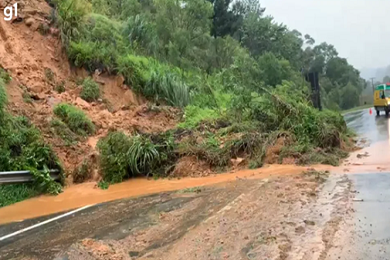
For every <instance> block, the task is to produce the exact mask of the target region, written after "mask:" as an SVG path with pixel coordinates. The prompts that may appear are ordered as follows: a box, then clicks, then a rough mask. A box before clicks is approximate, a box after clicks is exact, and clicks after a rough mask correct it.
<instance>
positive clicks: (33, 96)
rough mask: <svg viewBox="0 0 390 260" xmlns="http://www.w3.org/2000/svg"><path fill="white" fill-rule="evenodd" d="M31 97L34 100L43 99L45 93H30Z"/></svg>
mask: <svg viewBox="0 0 390 260" xmlns="http://www.w3.org/2000/svg"><path fill="white" fill-rule="evenodd" d="M31 98H32V99H34V100H44V99H45V98H46V96H45V94H43V93H36V94H35V93H34V94H32V95H31Z"/></svg>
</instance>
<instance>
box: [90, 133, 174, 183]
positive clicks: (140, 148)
mask: <svg viewBox="0 0 390 260" xmlns="http://www.w3.org/2000/svg"><path fill="white" fill-rule="evenodd" d="M173 146H174V144H173V139H172V138H171V137H170V136H169V135H167V136H141V135H138V136H131V137H129V136H127V135H125V134H124V133H122V132H111V133H109V134H108V135H107V136H106V137H104V138H102V139H101V140H99V142H98V149H99V152H100V166H101V169H102V170H103V173H104V174H103V179H104V181H107V182H109V183H116V182H121V181H122V180H124V179H127V178H130V177H133V176H137V175H144V176H147V177H148V176H150V175H155V174H157V173H158V172H162V174H164V170H165V168H166V166H167V163H168V162H171V161H172V156H173Z"/></svg>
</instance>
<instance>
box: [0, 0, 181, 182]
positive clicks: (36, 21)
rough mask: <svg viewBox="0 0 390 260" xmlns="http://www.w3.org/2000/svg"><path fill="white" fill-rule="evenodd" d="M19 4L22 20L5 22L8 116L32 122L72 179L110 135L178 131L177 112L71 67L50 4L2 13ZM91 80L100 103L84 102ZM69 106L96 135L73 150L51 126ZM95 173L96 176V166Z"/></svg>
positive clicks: (1, 52) (1, 58)
mask: <svg viewBox="0 0 390 260" xmlns="http://www.w3.org/2000/svg"><path fill="white" fill-rule="evenodd" d="M15 2H17V3H18V18H16V19H15V18H14V19H13V20H12V21H10V22H7V21H4V20H3V19H0V36H1V42H0V65H1V67H2V68H3V69H4V70H5V71H6V72H7V73H8V74H9V75H10V76H11V78H12V80H11V81H10V82H9V83H8V84H7V86H6V91H7V95H8V110H9V111H11V112H12V113H13V114H15V115H24V116H26V117H28V118H29V119H30V120H31V122H32V123H33V124H34V125H35V126H36V127H37V128H38V129H39V130H40V131H41V132H42V135H43V137H44V140H45V141H46V142H47V143H48V144H50V145H51V146H52V147H53V149H54V151H55V153H56V154H57V155H58V157H59V159H60V161H61V163H62V165H63V167H64V169H65V171H66V175H67V176H70V175H71V174H72V173H73V172H74V170H75V169H76V168H77V167H79V166H80V165H81V164H82V163H83V162H85V161H87V162H88V163H89V162H92V163H93V161H94V160H93V158H94V157H96V143H97V141H98V140H99V138H100V137H102V136H105V135H106V134H107V132H108V131H112V130H120V131H124V132H126V133H128V134H134V133H155V132H161V131H166V130H168V129H171V128H173V127H174V126H175V125H176V123H177V116H176V113H177V110H176V109H174V108H172V107H164V106H160V107H159V108H158V109H152V106H151V105H150V104H149V103H148V102H147V101H146V99H145V98H143V97H142V96H140V95H137V94H135V93H134V92H133V91H132V90H131V88H129V86H127V85H125V84H124V79H123V77H121V76H113V75H108V74H107V73H99V72H96V73H92V74H91V73H88V72H87V71H85V70H83V69H77V68H75V67H72V66H71V65H70V64H69V62H68V59H67V56H66V54H65V53H64V49H63V48H62V44H61V40H60V37H59V30H58V29H57V28H54V27H50V25H49V24H50V21H49V16H50V13H51V12H52V8H51V7H50V6H49V5H48V4H47V3H46V2H45V1H39V0H32V1H12V2H7V3H5V2H0V9H2V8H4V7H5V6H6V5H5V4H7V5H11V4H13V3H15ZM42 30H45V32H42ZM87 76H92V77H93V79H94V80H95V82H97V83H98V84H99V86H100V91H101V98H99V99H98V100H97V101H96V102H91V103H88V102H86V101H85V100H83V99H81V98H80V92H81V85H80V79H83V78H85V77H87ZM59 86H62V87H64V91H63V92H62V93H59V92H58V91H57V89H58V87H59ZM64 102H65V103H68V104H72V105H74V106H75V107H77V108H79V109H81V110H82V111H84V112H85V113H86V115H87V116H88V117H89V118H90V119H91V120H92V122H93V124H94V125H95V126H96V131H95V133H94V134H93V135H91V136H89V137H83V138H79V139H78V141H77V142H76V143H73V144H69V143H67V142H66V141H65V140H64V139H63V138H62V137H61V136H60V135H58V134H57V133H56V131H55V129H54V128H53V126H52V121H53V118H55V115H54V113H53V109H54V107H55V106H56V105H57V104H60V103H64ZM91 158H92V159H91ZM91 167H92V168H94V170H95V171H96V169H97V165H96V164H95V165H91ZM96 176H97V175H95V177H96ZM97 178H98V177H97ZM70 181H72V179H70Z"/></svg>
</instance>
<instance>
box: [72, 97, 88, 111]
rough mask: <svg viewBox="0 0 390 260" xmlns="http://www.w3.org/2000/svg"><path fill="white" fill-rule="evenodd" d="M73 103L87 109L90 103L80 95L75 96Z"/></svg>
mask: <svg viewBox="0 0 390 260" xmlns="http://www.w3.org/2000/svg"><path fill="white" fill-rule="evenodd" d="M74 104H75V105H76V106H80V107H82V108H86V109H88V108H90V107H91V105H90V104H89V103H88V102H87V101H85V100H84V99H82V98H80V97H77V98H76V100H75V102H74Z"/></svg>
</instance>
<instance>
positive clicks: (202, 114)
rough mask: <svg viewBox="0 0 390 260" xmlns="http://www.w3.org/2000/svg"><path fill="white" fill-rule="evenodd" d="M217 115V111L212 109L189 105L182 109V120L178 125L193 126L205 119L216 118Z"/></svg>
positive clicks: (183, 126) (188, 127)
mask: <svg viewBox="0 0 390 260" xmlns="http://www.w3.org/2000/svg"><path fill="white" fill-rule="evenodd" d="M219 117H220V114H219V112H218V111H216V110H214V109H211V108H200V107H198V106H192V105H189V106H187V107H186V108H185V109H184V122H182V123H180V124H179V127H182V128H187V129H190V128H195V127H196V126H198V125H199V123H201V122H203V121H205V120H216V119H217V118H219Z"/></svg>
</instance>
